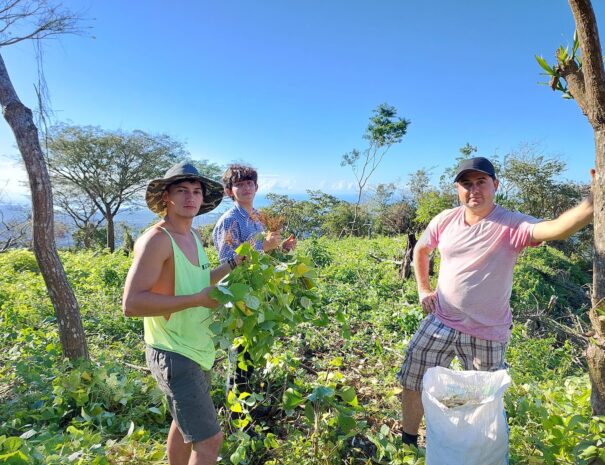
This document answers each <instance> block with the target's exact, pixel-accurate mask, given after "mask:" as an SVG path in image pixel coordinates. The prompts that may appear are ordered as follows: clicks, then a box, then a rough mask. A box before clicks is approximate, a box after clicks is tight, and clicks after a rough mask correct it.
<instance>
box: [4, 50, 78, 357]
mask: <svg viewBox="0 0 605 465" xmlns="http://www.w3.org/2000/svg"><path fill="white" fill-rule="evenodd" d="M0 104H1V105H2V112H3V114H4V118H5V119H6V121H7V122H8V124H9V126H10V127H11V129H12V131H13V133H14V135H15V139H16V141H17V145H18V147H19V151H20V152H21V156H22V157H23V162H24V163H25V168H26V170H27V175H28V178H29V185H30V188H31V193H32V213H33V243H34V253H35V255H36V260H37V261H38V265H39V267H40V271H41V272H42V276H43V277H44V282H45V283H46V289H47V291H48V295H49V297H50V300H51V301H52V304H53V307H54V309H55V314H56V315H57V321H58V323H59V338H60V340H61V346H62V348H63V355H64V356H65V357H68V358H69V359H71V360H74V359H76V358H79V357H85V358H88V350H87V347H86V339H85V336H84V329H83V327H82V320H81V318H80V310H79V308H78V302H77V301H76V298H75V295H74V293H73V291H72V289H71V287H70V286H69V283H68V282H67V276H66V275H65V270H64V269H63V265H62V263H61V260H60V259H59V255H58V253H57V249H56V245H55V235H54V223H53V222H54V215H53V202H52V191H51V185H50V178H49V176H48V171H47V169H46V163H45V161H44V157H43V155H42V149H41V148H40V141H39V139H38V129H37V128H36V126H35V124H34V120H33V117H32V112H31V110H30V109H29V108H27V107H25V106H24V105H23V104H22V103H21V101H20V100H19V97H18V96H17V93H16V92H15V89H14V87H13V84H12V82H11V80H10V77H9V75H8V71H7V69H6V66H5V64H4V60H3V58H2V55H0Z"/></svg>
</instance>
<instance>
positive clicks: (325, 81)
mask: <svg viewBox="0 0 605 465" xmlns="http://www.w3.org/2000/svg"><path fill="white" fill-rule="evenodd" d="M64 3H66V5H67V6H70V7H72V8H74V9H76V10H78V11H81V12H83V14H84V16H85V17H87V18H89V19H88V20H87V21H85V22H84V23H83V25H84V26H89V27H90V29H89V30H88V32H87V35H86V34H85V35H83V36H66V37H62V38H60V39H55V40H52V41H48V42H47V43H46V45H45V58H44V71H45V76H46V80H47V84H48V88H49V91H50V97H51V102H52V107H53V109H54V111H55V117H56V119H57V121H63V122H71V123H73V124H79V125H96V126H101V127H103V128H105V129H122V130H133V129H142V130H144V131H148V132H151V133H167V134H170V135H171V136H173V137H174V138H176V139H179V140H181V141H183V142H184V143H185V144H186V147H187V148H188V150H189V151H190V152H191V154H192V156H193V157H194V158H199V159H209V160H211V161H214V162H216V163H219V164H226V163H229V162H231V161H234V160H243V161H246V162H248V163H250V164H252V165H253V166H255V167H256V168H257V169H258V170H259V172H260V174H261V191H262V192H266V191H269V190H270V191H273V192H279V193H286V194H297V193H301V192H304V191H305V189H308V188H311V189H322V190H324V191H326V192H330V193H333V194H344V193H347V192H351V190H352V185H353V183H354V177H353V174H352V173H351V171H350V170H349V169H348V168H343V167H341V166H340V159H341V156H342V154H343V153H345V152H348V151H350V150H352V149H353V148H359V149H363V148H364V147H365V145H364V143H365V141H364V140H363V139H362V135H363V132H364V130H365V127H366V125H367V122H368V118H369V117H370V115H371V112H372V110H373V109H374V108H375V107H376V106H377V105H379V104H380V103H383V102H387V103H389V104H391V105H393V106H395V107H396V108H397V110H398V112H399V115H400V116H402V117H404V118H406V119H408V120H410V121H411V125H410V126H409V128H408V134H407V135H406V136H405V138H404V139H403V141H402V143H401V144H399V145H397V146H395V147H394V148H392V149H391V151H390V152H389V154H388V155H387V157H386V158H385V160H384V162H383V164H382V165H381V167H380V168H379V169H378V171H377V172H376V173H375V175H374V176H373V178H372V180H371V182H372V183H378V182H391V181H396V180H398V179H400V180H404V181H405V180H406V179H407V176H408V174H409V173H412V172H414V171H416V170H417V169H419V168H422V167H425V168H430V167H434V170H433V173H434V175H435V179H437V177H438V175H439V174H441V172H442V171H443V169H445V168H446V167H448V166H450V165H452V163H453V160H454V159H455V157H456V156H457V155H458V149H459V148H460V147H461V146H463V145H464V144H465V143H467V142H469V143H471V144H472V145H475V146H477V147H478V148H479V154H481V155H485V156H488V157H489V156H491V155H493V154H494V153H497V154H499V155H500V156H503V155H505V154H506V153H508V152H510V151H511V150H515V149H517V148H519V146H520V144H523V143H527V142H530V143H538V144H540V146H541V148H542V149H543V151H544V153H545V154H547V155H550V156H554V155H557V156H560V157H561V158H562V159H563V160H564V161H566V162H567V164H568V171H567V172H566V177H567V178H569V179H573V180H579V181H586V180H587V178H588V169H589V167H591V166H593V164H594V142H593V139H592V130H591V128H590V126H589V124H588V122H587V120H586V119H585V117H584V116H583V115H582V114H581V112H580V110H579V109H578V107H577V105H576V104H575V102H573V101H567V100H563V99H562V98H561V97H560V96H559V95H557V94H555V93H553V92H552V91H550V89H549V88H548V87H545V86H542V85H539V82H541V81H545V78H544V77H543V76H540V68H539V67H538V65H537V63H536V61H535V59H534V55H536V54H540V55H543V56H545V57H546V58H547V59H548V60H549V61H551V62H552V61H554V58H552V59H551V58H550V57H554V51H555V49H556V48H557V47H558V46H559V45H560V44H568V43H569V42H570V41H571V39H572V35H573V31H574V25H573V18H572V16H571V12H570V10H569V7H568V5H567V3H566V2H564V1H558V2H553V1H552V0H532V1H529V2H528V1H516V0H509V1H507V2H496V1H486V0H465V1H456V2H455V1H447V0H441V1H430V0H422V1H421V0H409V1H403V0H399V1H395V0H389V1H378V0H377V1H372V2H370V1H360V0H359V1H351V0H348V1H344V0H334V1H331V0H323V1H320V0H305V1H284V0H281V1H259V2H251V1H243V0H242V1H221V2H216V1H215V2H209V1H205V0H203V1H194V0H188V1H177V2H168V1H166V0H148V1H145V2H142V1H130V2H126V1H115V0H78V1H76V0H72V1H67V2H64ZM595 9H596V15H597V18H598V19H599V20H602V21H605V7H604V6H603V5H602V3H599V2H595ZM602 21H601V22H600V25H601V26H602V25H603V22H602ZM601 30H602V31H603V30H605V28H604V27H601ZM93 36H94V37H93ZM1 53H2V56H3V58H4V60H5V62H6V65H7V68H8V70H9V73H10V74H11V78H12V80H13V83H14V85H15V87H16V89H17V92H18V93H19V95H20V97H21V99H22V101H23V102H24V103H25V104H26V105H27V106H30V107H32V108H33V107H35V104H36V99H35V94H34V91H33V85H34V83H35V82H36V78H37V70H36V60H35V54H34V50H33V47H32V45H31V44H29V43H26V44H21V45H17V46H12V47H9V48H6V49H2V50H1ZM17 156H18V153H17V151H16V149H15V147H14V140H13V136H12V134H11V133H10V130H9V129H8V126H7V125H6V123H5V122H4V121H2V122H1V123H0V189H3V191H4V194H3V195H4V197H5V198H6V197H8V198H11V199H24V198H25V197H24V196H23V192H25V189H24V188H23V187H20V185H19V181H20V180H23V179H25V175H24V171H23V169H21V168H20V167H19V166H18V163H16V162H15V160H16V159H17Z"/></svg>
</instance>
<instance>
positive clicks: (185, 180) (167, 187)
mask: <svg viewBox="0 0 605 465" xmlns="http://www.w3.org/2000/svg"><path fill="white" fill-rule="evenodd" d="M182 182H199V183H200V186H201V187H202V195H203V196H204V197H205V196H206V186H204V183H203V182H202V181H200V180H199V179H196V178H185V179H178V180H176V181H174V182H171V183H170V184H167V185H166V188H165V189H164V190H165V191H166V192H168V189H170V188H171V187H172V186H176V185H177V184H181V183H182Z"/></svg>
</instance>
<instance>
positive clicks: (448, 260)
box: [398, 157, 594, 446]
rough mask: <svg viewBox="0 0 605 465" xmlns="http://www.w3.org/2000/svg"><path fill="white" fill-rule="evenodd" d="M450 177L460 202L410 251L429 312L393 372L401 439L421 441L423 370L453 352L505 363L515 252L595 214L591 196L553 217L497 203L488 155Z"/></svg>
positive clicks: (494, 364)
mask: <svg viewBox="0 0 605 465" xmlns="http://www.w3.org/2000/svg"><path fill="white" fill-rule="evenodd" d="M591 175H592V176H594V170H592V171H591ZM454 182H455V183H456V187H457V190H458V198H459V200H460V206H459V207H457V208H453V209H450V210H445V211H443V212H441V213H440V214H439V215H437V216H436V217H435V218H433V220H432V221H431V222H430V223H429V225H428V227H427V229H426V230H425V231H424V233H423V234H422V236H421V237H420V239H419V241H418V244H416V247H415V249H414V272H415V274H416V282H417V284H418V293H419V296H420V301H421V303H422V308H423V310H424V311H425V312H426V313H427V314H428V315H427V317H426V318H425V319H424V320H423V321H422V322H421V323H420V327H419V328H418V331H417V332H416V333H415V334H414V336H413V337H412V340H411V341H410V344H409V346H408V349H407V353H406V356H405V360H404V362H403V365H402V367H401V370H400V371H399V374H398V378H399V380H400V381H401V384H402V385H403V393H402V412H403V425H402V427H403V435H402V437H403V442H404V444H413V445H416V446H417V444H418V427H419V426H420V421H421V420H422V416H423V413H424V412H423V408H422V400H421V391H422V377H423V376H424V373H425V372H426V370H428V369H429V368H431V367H434V366H446V367H447V366H449V364H450V362H451V361H452V359H453V358H454V356H457V357H458V359H459V360H460V362H461V363H462V365H463V366H464V369H465V370H483V371H488V370H497V369H500V368H505V367H506V363H505V360H504V354H505V351H506V345H507V343H508V339H509V337H510V332H511V328H512V313H511V310H510V305H509V300H510V294H511V290H512V280H513V268H514V266H515V263H516V261H517V257H518V255H519V253H520V252H521V251H522V250H523V249H524V248H525V247H528V246H536V245H538V244H540V243H541V242H543V241H549V240H560V239H566V238H567V237H569V236H570V235H572V234H573V233H575V232H576V231H578V230H579V229H581V228H582V227H584V226H586V225H587V224H588V223H590V222H591V221H592V217H593V204H592V196H589V197H588V198H587V199H585V200H584V201H582V202H581V203H580V204H579V205H577V206H576V207H574V208H572V209H570V210H568V211H566V212H565V213H563V214H562V215H561V216H559V217H558V218H557V219H555V220H551V221H540V220H538V219H536V218H534V217H532V216H528V215H523V214H521V213H517V212H511V211H509V210H506V209H505V208H502V207H500V206H499V205H496V204H495V203H494V197H495V194H496V190H497V189H498V184H499V182H498V179H497V178H496V172H495V169H494V166H493V165H492V163H491V162H490V161H489V160H488V159H487V158H483V157H476V158H470V159H467V160H463V161H462V162H461V163H460V165H459V166H458V169H457V171H456V177H455V179H454ZM435 248H437V249H439V253H440V256H441V262H440V267H439V279H438V282H437V288H436V289H431V287H430V282H429V272H428V271H429V255H430V253H431V252H432V251H433V249H435Z"/></svg>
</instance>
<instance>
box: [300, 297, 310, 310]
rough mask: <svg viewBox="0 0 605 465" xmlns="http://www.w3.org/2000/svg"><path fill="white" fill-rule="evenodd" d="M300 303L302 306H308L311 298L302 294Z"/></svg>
mask: <svg viewBox="0 0 605 465" xmlns="http://www.w3.org/2000/svg"><path fill="white" fill-rule="evenodd" d="M300 305H301V306H302V308H309V307H310V306H311V300H310V299H309V298H308V297H305V296H302V297H301V298H300Z"/></svg>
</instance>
